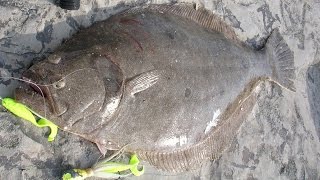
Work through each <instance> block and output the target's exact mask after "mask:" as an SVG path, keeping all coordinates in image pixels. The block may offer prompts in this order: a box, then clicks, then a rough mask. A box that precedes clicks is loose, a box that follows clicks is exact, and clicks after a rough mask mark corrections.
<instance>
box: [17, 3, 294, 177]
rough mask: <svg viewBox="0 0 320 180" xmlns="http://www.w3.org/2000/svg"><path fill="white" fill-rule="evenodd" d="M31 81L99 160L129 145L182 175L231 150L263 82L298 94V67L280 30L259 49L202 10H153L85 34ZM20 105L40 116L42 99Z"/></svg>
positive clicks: (25, 98)
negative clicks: (96, 152)
mask: <svg viewBox="0 0 320 180" xmlns="http://www.w3.org/2000/svg"><path fill="white" fill-rule="evenodd" d="M41 73H42V74H41ZM43 74H45V75H43ZM25 78H27V79H30V80H32V81H34V82H36V83H39V84H47V85H46V86H41V89H42V90H43V91H44V92H45V96H46V99H47V101H48V104H47V108H48V117H49V118H50V119H51V120H52V121H54V122H55V123H56V124H58V126H59V127H61V129H64V130H66V131H69V132H71V133H74V134H77V135H79V136H82V137H84V138H86V139H88V140H90V141H92V142H94V143H96V144H97V145H98V147H99V149H100V151H101V152H102V153H105V152H106V150H116V149H119V148H121V147H123V146H125V145H127V146H126V151H129V152H136V153H138V155H139V156H140V157H141V158H142V159H144V160H146V161H148V162H149V163H150V164H153V165H154V166H156V167H158V168H160V169H163V170H166V171H172V172H181V171H186V170H190V169H192V168H196V167H198V166H199V165H200V164H201V162H203V161H204V160H205V159H215V158H217V157H218V156H219V155H220V154H221V153H222V152H223V150H225V149H226V148H227V147H228V145H230V143H231V141H232V139H233V138H234V136H235V135H236V133H237V131H238V130H239V128H240V126H241V124H242V122H243V121H244V120H245V118H246V115H247V114H248V113H250V111H251V109H252V107H253V105H254V102H255V96H254V95H255V94H254V93H252V91H253V89H254V88H255V87H256V86H257V84H258V83H259V82H260V81H261V80H272V81H274V82H277V83H278V84H279V85H281V86H282V87H284V88H287V89H290V90H294V85H293V81H292V79H293V78H294V64H293V53H292V52H291V51H290V49H289V48H288V46H287V44H286V43H285V42H284V40H283V38H282V37H281V36H280V34H279V32H278V31H277V30H275V31H274V32H273V33H272V34H271V36H270V37H269V39H268V40H267V43H266V46H265V48H263V49H262V50H254V49H252V48H250V47H247V46H246V45H244V44H243V43H241V42H240V41H239V40H238V39H237V37H236V36H235V33H234V32H233V31H232V28H230V27H229V26H228V25H227V24H225V23H224V22H222V21H221V20H220V19H219V18H218V17H216V16H214V15H212V14H211V13H209V12H207V11H205V10H201V9H200V10H195V9H194V8H193V7H191V6H188V5H150V6H147V7H140V8H133V9H131V10H129V11H126V12H124V13H121V14H119V15H115V16H113V17H112V18H110V19H108V20H106V21H103V22H99V23H97V24H95V25H93V26H92V27H90V28H88V29H85V30H82V31H80V32H79V33H78V34H76V35H75V36H74V37H72V38H71V39H70V40H68V41H67V42H66V43H64V44H63V45H62V46H61V47H60V48H58V49H57V51H56V52H55V53H54V54H53V55H51V56H50V57H49V58H48V60H46V61H44V62H42V63H40V64H38V65H37V64H36V65H34V66H33V67H31V68H30V70H29V71H27V72H26V73H25ZM61 79H62V80H61ZM28 91H30V90H28ZM16 98H17V99H18V100H19V101H22V102H24V103H26V104H28V105H30V106H31V107H33V109H36V110H37V111H38V112H40V113H44V112H43V106H39V105H37V103H38V104H39V100H41V98H40V97H39V96H37V95H34V94H33V96H30V92H26V90H17V93H16ZM36 100H37V101H36ZM40 104H41V103H40Z"/></svg>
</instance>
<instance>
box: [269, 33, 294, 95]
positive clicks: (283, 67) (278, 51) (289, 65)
mask: <svg viewBox="0 0 320 180" xmlns="http://www.w3.org/2000/svg"><path fill="white" fill-rule="evenodd" d="M266 52H267V55H268V58H269V63H270V65H271V68H272V77H271V78H272V80H274V81H275V82H277V83H278V84H279V85H280V86H282V87H285V88H287V89H289V90H291V91H295V86H294V79H295V67H294V56H293V52H292V51H291V50H290V48H289V46H288V44H287V43H286V42H285V41H284V39H283V37H282V36H281V35H280V33H279V30H278V29H275V30H273V32H272V34H271V35H270V37H269V38H268V40H267V44H266Z"/></svg>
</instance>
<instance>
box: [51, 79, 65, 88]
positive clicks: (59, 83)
mask: <svg viewBox="0 0 320 180" xmlns="http://www.w3.org/2000/svg"><path fill="white" fill-rule="evenodd" d="M65 86H66V81H65V80H64V79H60V80H59V81H57V82H55V83H54V84H53V87H54V88H56V89H61V88H64V87H65Z"/></svg>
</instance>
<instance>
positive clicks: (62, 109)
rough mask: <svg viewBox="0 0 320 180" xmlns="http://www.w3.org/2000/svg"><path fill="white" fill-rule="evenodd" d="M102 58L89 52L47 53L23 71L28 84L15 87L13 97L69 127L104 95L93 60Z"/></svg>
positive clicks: (99, 104)
mask: <svg viewBox="0 0 320 180" xmlns="http://www.w3.org/2000/svg"><path fill="white" fill-rule="evenodd" d="M103 61H106V59H105V58H104V57H99V56H97V55H94V54H93V53H86V54H79V53H76V55H72V56H71V55H69V56H62V55H51V56H49V57H48V58H47V59H46V60H44V61H42V62H38V63H36V64H34V65H33V66H31V67H30V68H29V69H28V70H27V71H25V72H24V73H23V79H24V80H26V81H28V82H29V83H27V84H28V85H29V86H28V87H23V88H18V89H16V91H15V98H16V100H17V101H19V102H21V103H24V104H25V105H27V106H28V107H29V108H30V109H32V110H33V111H35V112H37V113H39V114H40V115H41V116H46V118H48V119H49V118H50V120H52V121H53V122H54V123H56V124H57V125H58V126H60V127H64V128H66V127H71V126H73V124H74V123H76V122H77V121H78V120H80V119H84V118H86V117H88V116H90V115H92V114H94V113H98V112H99V111H100V110H101V109H102V106H103V103H104V101H105V98H106V95H107V94H106V87H105V82H104V78H105V77H102V76H101V69H100V68H99V67H97V64H99V63H97V62H100V64H101V62H103ZM45 109H46V110H45Z"/></svg>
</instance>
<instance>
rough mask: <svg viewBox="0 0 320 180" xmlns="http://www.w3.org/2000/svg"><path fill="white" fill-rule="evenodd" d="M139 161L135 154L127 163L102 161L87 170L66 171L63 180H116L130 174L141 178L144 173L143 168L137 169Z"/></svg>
mask: <svg viewBox="0 0 320 180" xmlns="http://www.w3.org/2000/svg"><path fill="white" fill-rule="evenodd" d="M139 163H140V160H139V159H138V156H137V155H136V154H133V155H131V157H130V160H129V163H128V164H125V163H122V162H114V161H112V160H109V159H108V160H103V161H100V162H98V163H97V164H96V165H94V166H93V167H92V168H89V169H73V170H71V171H67V172H66V173H65V174H64V175H63V177H62V179H63V180H82V179H85V178H88V177H99V178H105V179H117V178H123V177H127V176H129V175H131V174H133V175H135V176H141V175H142V174H143V173H144V167H143V166H142V167H141V168H139Z"/></svg>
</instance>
